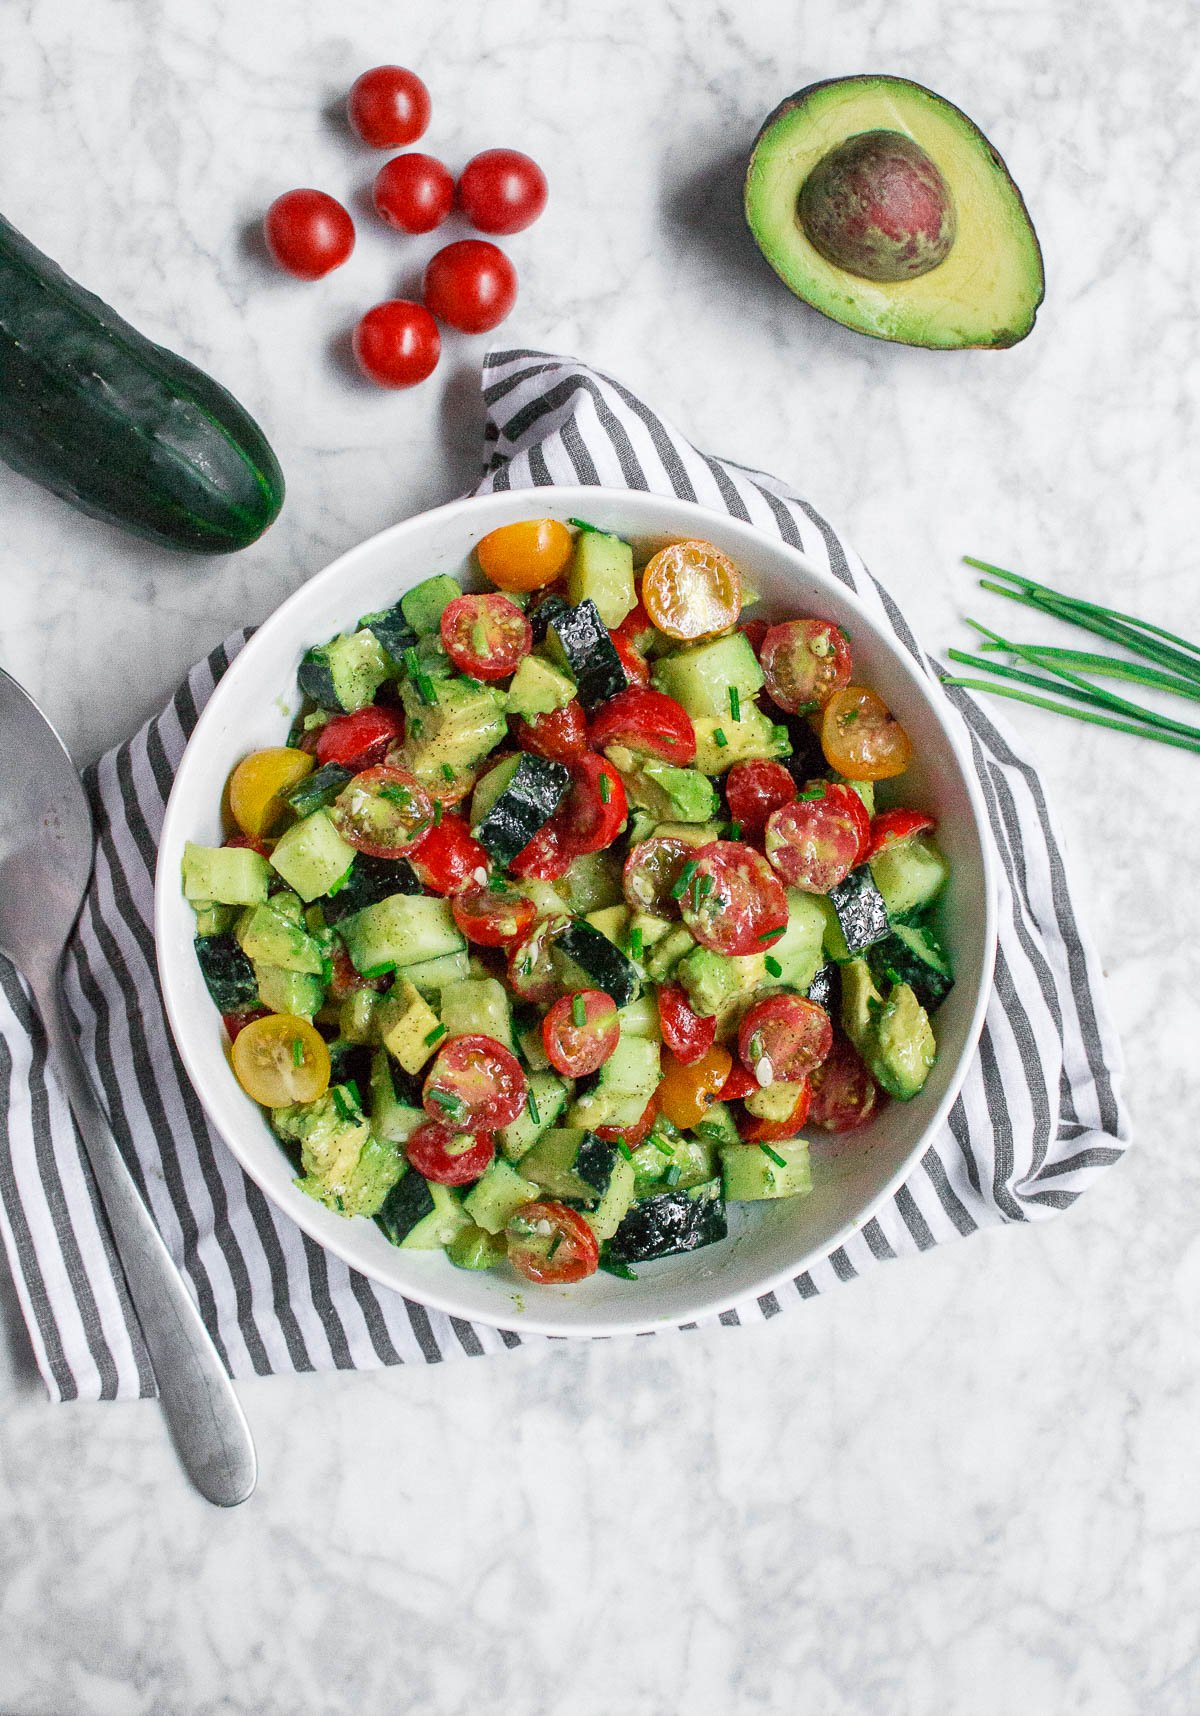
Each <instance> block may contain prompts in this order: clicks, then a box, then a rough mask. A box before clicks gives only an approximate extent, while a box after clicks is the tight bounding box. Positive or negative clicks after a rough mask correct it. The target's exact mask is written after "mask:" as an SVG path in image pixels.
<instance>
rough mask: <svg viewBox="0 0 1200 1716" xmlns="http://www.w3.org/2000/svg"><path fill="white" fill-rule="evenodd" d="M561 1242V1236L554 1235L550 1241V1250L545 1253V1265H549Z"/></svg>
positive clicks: (559, 1234)
mask: <svg viewBox="0 0 1200 1716" xmlns="http://www.w3.org/2000/svg"><path fill="white" fill-rule="evenodd" d="M562 1242H563V1236H562V1234H561V1233H556V1234H555V1236H554V1238H553V1239H552V1240H551V1241H550V1249H549V1251H547V1253H546V1262H547V1263H549V1262H550V1261H551V1259H552V1258H553V1256H554V1253H555V1252H556V1251H557V1250H558V1248H559V1246H560V1245H561V1244H562Z"/></svg>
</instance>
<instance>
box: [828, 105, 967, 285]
mask: <svg viewBox="0 0 1200 1716" xmlns="http://www.w3.org/2000/svg"><path fill="white" fill-rule="evenodd" d="M796 214H797V218H798V220H799V223H800V227H801V230H802V231H803V233H804V236H805V237H806V238H807V239H808V241H809V243H810V244H811V245H812V246H813V248H814V249H815V250H818V251H819V252H820V253H821V255H822V256H823V257H824V258H825V259H826V261H827V262H832V263H833V264H834V266H835V267H837V268H843V269H845V271H846V272H847V273H848V274H854V275H857V276H858V278H859V279H861V280H875V281H879V282H896V281H900V280H916V279H919V278H920V276H921V275H923V274H928V273H929V272H930V271H931V270H932V269H934V268H936V267H937V266H938V264H939V263H942V262H944V261H945V260H946V257H947V256H948V255H949V254H950V251H951V248H952V246H953V244H954V239H955V234H956V230H957V218H956V213H955V207H954V198H953V197H952V195H951V193H950V187H949V185H947V183H946V181H945V179H944V178H943V177H942V175H941V173H940V172H939V171H938V168H937V166H936V164H935V163H934V162H933V160H932V159H931V158H930V157H929V156H928V155H927V154H926V152H925V151H924V149H922V148H921V147H920V145H919V144H918V143H915V142H914V141H913V139H912V138H911V137H906V136H905V135H904V133H903V132H900V131H882V130H881V131H860V132H858V133H857V134H856V135H854V136H852V137H847V138H846V139H845V141H844V142H842V143H839V144H838V145H837V146H836V147H835V148H833V149H830V150H829V151H828V153H827V154H825V155H823V156H822V157H821V159H820V160H819V161H818V162H817V164H816V166H815V167H814V168H813V169H812V171H811V173H809V175H808V177H807V178H806V179H805V181H804V183H803V184H802V185H801V187H800V194H799V196H798V197H797V200H796Z"/></svg>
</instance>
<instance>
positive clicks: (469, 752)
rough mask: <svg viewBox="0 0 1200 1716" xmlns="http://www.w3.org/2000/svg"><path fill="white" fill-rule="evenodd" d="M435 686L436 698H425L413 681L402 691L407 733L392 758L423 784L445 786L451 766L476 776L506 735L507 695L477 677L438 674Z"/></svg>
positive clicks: (433, 683) (455, 772) (434, 695)
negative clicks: (481, 682) (423, 698)
mask: <svg viewBox="0 0 1200 1716" xmlns="http://www.w3.org/2000/svg"><path fill="white" fill-rule="evenodd" d="M430 685H431V686H432V688H433V698H434V700H433V702H432V703H426V702H424V701H423V700H422V697H421V694H420V691H419V689H418V688H417V686H415V685H414V684H413V683H412V681H411V680H409V681H407V682H406V683H405V685H404V687H403V689H402V690H401V693H400V698H401V702H402V703H403V704H404V716H405V736H404V743H403V744H402V745H401V746H399V747H398V748H397V750H395V751H394V752H393V753H392V757H393V759H394V761H395V762H396V764H397V766H398V767H399V768H402V769H407V770H408V771H409V773H410V774H413V775H415V776H416V778H417V780H419V781H420V782H421V783H422V785H425V786H433V787H438V788H444V787H445V785H446V780H447V776H446V773H445V771H446V770H447V769H451V770H452V771H453V775H454V776H458V775H466V776H468V777H472V776H473V775H474V773H475V771H476V769H477V768H478V766H479V764H480V763H481V762H482V761H483V759H484V757H486V756H487V755H488V753H489V752H490V751H494V750H495V748H496V746H497V745H498V744H499V743H500V741H501V740H502V739H503V738H504V737H505V735H506V734H507V732H508V722H507V719H506V714H505V697H504V693H503V692H502V691H498V690H497V689H496V687H495V686H492V685H480V684H478V683H477V681H475V680H473V679H437V680H431V681H430Z"/></svg>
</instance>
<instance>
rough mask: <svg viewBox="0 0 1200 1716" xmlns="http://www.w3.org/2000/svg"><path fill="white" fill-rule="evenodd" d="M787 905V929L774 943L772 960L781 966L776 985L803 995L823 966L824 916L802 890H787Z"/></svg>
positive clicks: (815, 900) (814, 899)
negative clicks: (782, 985) (780, 984)
mask: <svg viewBox="0 0 1200 1716" xmlns="http://www.w3.org/2000/svg"><path fill="white" fill-rule="evenodd" d="M787 902H788V921H787V928H786V929H785V930H784V932H783V934H782V935H781V936H780V938H779V940H778V941H774V942H772V943H771V947H770V957H771V958H772V959H773V960H775V961H776V963H777V964H778V966H779V972H778V974H777V975H776V976H775V981H776V983H782V984H784V985H785V986H786V987H787V988H789V989H798V990H800V991H801V993H803V992H804V991H806V990H807V988H808V986H809V984H810V983H811V982H812V980H813V978H814V977H815V976H816V975H817V972H818V971H819V970H820V969H821V966H822V964H823V963H824V954H823V951H822V938H823V935H824V930H825V913H824V910H823V909H822V902H821V900H820V899H819V898H818V897H817V896H816V895H815V894H805V893H802V892H801V890H800V889H799V888H789V889H788V891H787Z"/></svg>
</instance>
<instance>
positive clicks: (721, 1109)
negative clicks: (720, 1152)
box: [696, 1102, 742, 1177]
mask: <svg viewBox="0 0 1200 1716" xmlns="http://www.w3.org/2000/svg"><path fill="white" fill-rule="evenodd" d="M696 1131H697V1133H698V1134H699V1135H700V1137H702V1138H704V1139H707V1141H708V1142H709V1143H710V1144H716V1145H718V1146H720V1145H722V1144H740V1143H741V1141H742V1140H741V1135H740V1134H739V1132H738V1129H737V1126H736V1124H735V1123H734V1118H733V1110H732V1109H731V1108H730V1106H729V1104H728V1103H727V1102H710V1103H709V1105H708V1107H707V1108H706V1109H705V1110H704V1119H703V1120H701V1121H700V1122H699V1124H698V1125H697V1127H696ZM706 1177H707V1176H706Z"/></svg>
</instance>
